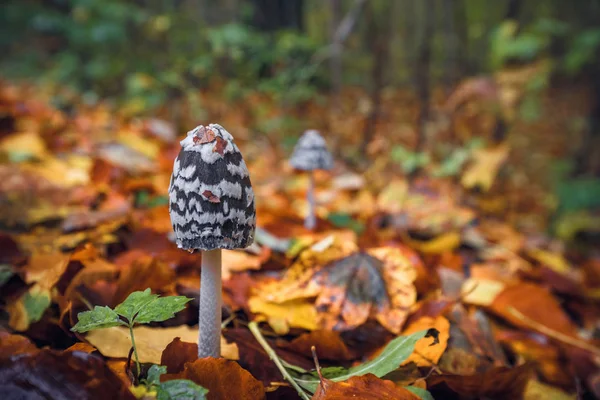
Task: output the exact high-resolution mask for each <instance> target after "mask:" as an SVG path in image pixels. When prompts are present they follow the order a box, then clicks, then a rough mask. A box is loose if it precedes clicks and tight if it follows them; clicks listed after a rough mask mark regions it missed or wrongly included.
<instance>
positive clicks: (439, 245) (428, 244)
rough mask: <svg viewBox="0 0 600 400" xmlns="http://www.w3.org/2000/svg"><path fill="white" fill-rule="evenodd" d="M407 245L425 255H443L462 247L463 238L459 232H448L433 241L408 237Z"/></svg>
mask: <svg viewBox="0 0 600 400" xmlns="http://www.w3.org/2000/svg"><path fill="white" fill-rule="evenodd" d="M405 240H406V242H407V244H409V245H410V247H412V248H413V249H416V250H418V251H420V252H421V253H425V254H441V253H445V252H448V251H453V250H455V249H456V248H457V247H458V246H460V242H461V237H460V233H459V232H447V233H443V234H442V235H440V236H437V237H435V238H433V239H431V240H427V241H421V240H414V239H410V238H408V236H407V237H406V239H405Z"/></svg>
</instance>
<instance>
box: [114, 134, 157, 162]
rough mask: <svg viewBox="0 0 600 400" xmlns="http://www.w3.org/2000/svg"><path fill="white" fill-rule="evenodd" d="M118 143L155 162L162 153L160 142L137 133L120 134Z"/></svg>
mask: <svg viewBox="0 0 600 400" xmlns="http://www.w3.org/2000/svg"><path fill="white" fill-rule="evenodd" d="M118 141H119V142H120V143H121V144H123V145H125V146H127V147H129V148H130V149H133V150H135V151H137V152H139V153H141V154H143V155H145V156H146V157H148V158H150V159H152V160H154V159H155V158H156V157H157V156H158V153H159V152H160V145H159V144H158V142H156V141H154V140H150V139H146V138H143V137H141V136H139V135H138V134H137V133H136V132H132V131H128V130H126V131H123V132H121V133H119V137H118Z"/></svg>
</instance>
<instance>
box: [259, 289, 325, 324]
mask: <svg viewBox="0 0 600 400" xmlns="http://www.w3.org/2000/svg"><path fill="white" fill-rule="evenodd" d="M248 306H249V307H250V311H252V312H253V313H256V314H263V315H265V316H266V317H267V321H269V322H271V320H272V319H273V321H274V323H275V326H273V328H274V329H275V328H277V329H278V330H280V331H283V330H285V329H284V325H283V324H282V321H285V322H286V323H287V325H288V326H290V327H294V328H304V329H308V330H311V331H312V330H315V329H317V310H316V309H315V306H314V305H313V304H312V303H309V302H307V301H303V300H291V301H286V302H284V303H279V304H278V303H271V302H269V301H266V300H263V299H262V298H260V297H258V296H253V297H251V298H250V299H249V300H248Z"/></svg>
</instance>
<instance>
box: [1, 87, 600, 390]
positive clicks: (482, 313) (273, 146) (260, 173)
mask: <svg viewBox="0 0 600 400" xmlns="http://www.w3.org/2000/svg"><path fill="white" fill-rule="evenodd" d="M526 78H527V76H525V78H523V76H520V78H519V79H526ZM515 82H516V83H515ZM518 82H519V81H518V79H516V80H514V81H511V83H510V84H508V85H505V86H502V87H501V90H504V92H503V93H501V95H499V97H501V98H503V99H508V100H502V101H501V102H500V104H501V107H504V108H503V110H502V112H501V115H503V118H505V119H506V121H508V124H509V128H508V129H507V132H508V134H507V135H505V136H504V137H502V138H500V140H492V137H493V132H494V129H495V127H496V125H497V122H498V115H500V114H498V112H493V111H491V110H493V108H489V107H488V106H487V105H486V104H485V102H480V101H478V100H477V96H480V95H481V93H482V92H481V91H477V90H475V91H474V92H473V93H475V94H474V100H475V101H473V98H471V97H469V96H471V94H472V93H471V94H469V93H467V94H465V95H464V96H465V98H466V99H467V100H464V101H462V104H461V107H454V108H452V112H451V113H447V114H444V112H447V111H448V102H449V101H448V100H447V99H448V98H447V97H446V96H443V95H441V94H439V95H437V96H436V98H438V101H436V104H438V105H437V106H436V107H434V110H433V111H432V122H431V123H430V124H429V125H428V127H427V129H426V135H427V140H426V146H425V149H426V150H427V151H428V152H429V157H430V158H431V159H430V160H428V161H427V162H426V163H424V164H423V165H422V166H421V168H420V172H419V173H416V174H414V175H413V176H412V177H410V178H409V177H408V175H407V174H405V173H403V167H402V166H401V164H402V160H400V161H399V159H398V157H395V156H393V153H394V151H393V149H394V147H395V146H397V145H399V144H402V145H403V146H405V147H406V148H411V146H412V145H413V144H414V142H415V137H416V136H415V131H416V128H415V121H416V117H417V111H418V110H417V109H416V108H417V107H415V105H414V104H415V99H414V98H412V97H411V96H410V95H407V94H405V93H403V92H399V91H390V92H385V93H384V95H383V99H384V100H383V102H382V107H381V110H380V113H379V115H380V119H379V123H378V124H377V126H376V133H375V135H373V139H372V140H371V141H370V143H369V146H368V147H367V149H366V152H365V153H364V154H361V153H360V152H359V151H357V150H356V149H357V148H359V147H360V144H361V141H362V138H363V132H362V127H363V126H364V124H365V120H366V118H368V115H369V113H370V112H371V111H372V104H371V103H370V101H369V99H368V97H367V96H365V95H364V94H361V93H359V92H356V91H353V90H350V89H349V90H347V91H345V92H344V96H343V99H344V100H343V102H342V104H341V107H340V109H339V110H338V111H337V112H335V113H330V112H328V111H327V109H326V107H325V106H323V105H319V104H312V105H308V106H305V107H303V108H302V109H300V110H294V114H295V116H296V117H298V118H299V119H300V121H302V122H300V123H299V126H301V127H302V128H316V129H320V130H321V131H322V132H323V134H324V137H325V139H326V140H327V142H328V143H329V144H330V147H331V149H332V150H333V153H334V154H335V155H336V157H337V159H336V165H335V168H334V169H333V170H332V171H331V172H322V171H319V172H318V173H317V174H316V182H317V192H316V198H317V203H318V207H317V214H318V217H319V219H318V225H317V228H316V230H315V231H308V230H306V229H305V228H304V226H303V217H304V215H305V214H306V211H307V202H306V200H305V196H306V189H307V187H308V178H307V176H306V175H304V174H300V173H297V172H295V171H293V169H292V168H291V167H290V166H289V165H288V162H287V160H286V158H285V157H286V154H284V152H283V151H282V150H281V147H280V146H278V145H277V143H278V141H283V140H287V139H285V138H282V137H281V135H280V136H277V132H270V134H269V135H263V134H258V133H257V131H258V130H259V128H257V127H260V126H261V125H260V124H259V122H260V121H258V120H260V119H272V120H277V118H279V117H282V116H283V115H284V113H285V112H286V109H284V108H279V107H277V106H276V105H274V104H273V102H271V101H270V100H269V99H266V98H264V97H262V96H259V95H256V98H251V99H249V100H247V103H246V104H251V105H252V107H249V106H248V107H244V106H243V105H233V106H232V104H231V103H230V102H228V101H226V100H224V99H220V98H218V97H217V96H211V95H210V94H208V93H207V94H205V95H204V98H203V105H204V107H205V110H204V114H203V118H206V121H198V120H197V119H196V118H195V117H194V116H192V115H189V114H190V112H189V111H188V109H186V108H184V107H182V110H180V116H181V115H182V117H181V118H180V119H179V120H178V124H179V125H183V126H188V127H189V128H188V129H191V128H192V127H194V126H196V124H198V123H204V124H206V123H207V122H218V123H220V124H221V125H223V126H224V127H225V128H227V130H228V131H230V132H231V133H232V134H233V136H234V137H235V139H236V143H237V144H238V147H239V148H240V149H241V151H242V153H243V155H244V159H245V160H246V162H247V164H248V167H249V169H250V174H251V179H252V183H253V188H254V192H255V199H256V200H255V202H256V206H257V226H258V230H257V234H256V243H255V245H253V246H252V247H250V248H249V249H247V250H246V251H224V253H223V279H224V282H223V290H224V304H223V309H224V316H225V318H226V320H225V321H224V327H225V328H224V330H223V339H222V343H223V346H222V356H223V357H224V359H220V360H196V358H197V356H196V346H195V345H194V344H190V343H194V342H195V341H197V329H198V328H197V326H194V325H195V324H196V322H197V315H198V292H199V285H200V278H199V270H198V266H199V265H200V258H201V255H200V254H198V253H194V254H190V253H188V252H185V251H182V250H179V249H177V246H176V245H175V244H174V243H173V242H172V240H171V237H172V227H171V222H170V218H169V213H168V197H167V195H166V193H167V188H168V185H169V180H170V176H171V172H172V168H173V160H174V158H175V157H176V155H177V153H178V152H179V149H180V145H179V140H180V139H181V138H183V136H184V133H185V132H184V131H181V132H178V131H177V129H175V128H174V126H173V125H172V124H170V123H168V122H166V121H165V120H163V119H158V118H155V117H145V118H139V117H137V118H132V117H131V116H128V115H126V113H119V112H116V113H115V112H113V111H112V110H111V108H110V107H108V106H106V105H103V104H99V105H96V106H93V107H92V106H89V107H88V106H83V105H81V104H80V103H79V102H77V101H76V100H74V101H73V104H72V105H71V106H69V107H62V108H61V109H59V108H57V107H55V106H53V105H52V102H51V97H50V95H45V94H44V91H43V90H40V88H38V87H34V86H21V85H14V84H10V83H7V82H3V83H1V84H0V162H1V164H0V193H1V198H0V206H1V209H0V226H1V227H2V231H1V233H0V248H1V249H2V251H1V252H0V285H2V294H1V300H2V305H3V310H4V311H3V313H2V328H0V329H1V330H0V370H1V371H2V372H0V388H1V389H2V391H6V393H10V394H13V395H15V396H17V395H22V396H25V397H27V398H75V397H73V396H76V398H91V399H95V398H98V399H100V398H107V397H109V395H111V396H113V398H133V397H138V398H143V397H146V398H149V397H152V396H155V395H156V391H157V389H156V385H154V386H152V385H151V384H150V383H148V382H149V381H150V380H151V379H150V376H148V375H149V374H148V368H149V367H150V365H151V364H156V365H165V366H166V367H167V368H166V372H167V374H166V375H163V377H162V378H161V379H162V380H163V381H167V380H170V379H178V378H181V379H189V380H192V381H194V382H195V383H196V384H198V385H201V386H203V387H205V388H207V389H208V390H209V392H208V395H207V398H208V399H220V398H236V399H246V398H248V399H253V398H265V397H266V398H269V399H275V398H281V399H290V398H302V397H304V398H310V397H312V398H315V399H335V398H347V397H348V396H352V395H355V396H356V397H355V398H365V399H367V398H369V399H370V398H377V397H378V396H379V397H383V396H388V397H387V398H399V399H413V398H418V397H421V398H431V397H430V396H431V395H433V397H434V398H443V399H452V398H494V399H507V398H511V399H514V398H525V399H530V400H533V399H563V398H564V399H570V398H575V397H576V396H580V398H593V396H600V374H599V373H598V363H599V362H600V361H599V360H600V347H599V343H600V342H599V341H598V329H599V319H598V316H599V315H600V312H599V311H600V310H599V301H600V258H599V257H598V254H594V253H593V252H591V251H587V250H586V251H582V250H581V249H580V248H578V247H575V249H574V248H573V247H572V246H568V245H567V243H565V242H563V241H562V240H560V239H557V238H554V237H551V236H549V235H548V234H547V233H546V232H547V231H548V228H549V226H550V225H549V221H551V217H552V215H553V214H552V213H553V212H554V210H555V209H556V199H555V197H554V196H553V192H552V176H551V173H550V171H551V169H552V168H553V165H555V164H556V160H560V159H562V158H564V157H566V156H568V155H569V154H571V152H572V150H573V149H574V147H575V146H576V145H577V140H574V139H573V138H577V137H578V136H577V135H578V134H579V132H580V131H581V126H582V121H583V119H584V118H585V116H586V114H587V104H588V101H587V99H586V96H585V92H584V90H583V89H581V88H579V87H569V88H566V89H564V90H559V89H552V90H555V91H556V92H546V93H544V95H543V96H542V97H541V103H540V104H541V105H540V107H541V108H540V109H541V111H540V114H541V118H538V119H536V120H535V121H534V122H524V120H523V118H520V117H519V116H516V115H515V112H516V111H515V109H516V106H515V102H516V100H514V99H513V98H515V97H519V96H520V94H514V93H511V92H510V91H511V90H514V87H518V86H519V83H518ZM511 85H512V86H511ZM463 87H467V88H468V85H466V86H463ZM511 88H512V89H511ZM464 90H465V92H468V91H469V90H468V89H464ZM511 96H512V97H511ZM484 97H485V95H484ZM511 99H512V100H511ZM445 107H446V108H445ZM276 130H277V129H276V128H273V131H276ZM474 139H480V140H482V141H483V145H481V146H479V147H473V148H467V143H470V142H471V141H473V140H474ZM496 139H498V138H496ZM440 143H442V144H444V145H446V147H444V146H440ZM390 150H392V151H390ZM456 150H463V153H460V154H462V155H460V157H458V158H459V159H460V160H462V161H460V162H459V161H456V163H455V164H457V165H454V164H452V162H450V161H448V162H446V163H445V161H447V160H451V159H452V160H453V158H452V157H454V156H453V155H452V154H458V153H456ZM396 153H397V152H396ZM440 154H441V155H440ZM410 157H415V156H413V155H411V156H406V157H405V158H404V159H403V160H407V159H409V158H410ZM417 158H418V157H417ZM444 166H445V167H444ZM443 168H446V169H445V170H444V169H443ZM404 169H405V168H404ZM357 171H361V172H360V173H359V172H357ZM444 171H446V173H443V172H444ZM147 288H150V289H151V291H152V292H153V293H157V294H160V295H161V296H174V295H179V296H187V297H189V298H192V301H191V302H190V303H188V306H187V307H186V308H185V310H184V311H182V312H180V313H177V314H176V316H175V317H174V318H171V319H168V320H167V321H164V322H160V323H152V324H150V325H149V326H138V327H136V328H135V329H134V331H135V336H136V342H137V353H138V354H139V358H140V361H141V362H142V363H143V365H144V367H143V371H142V372H143V373H142V376H145V377H146V378H147V381H145V382H142V381H140V378H139V377H136V376H134V375H135V374H134V373H133V371H134V366H133V364H134V361H133V360H132V359H131V358H132V356H131V352H130V347H131V342H130V341H129V336H128V335H129V332H128V331H127V330H126V329H125V328H121V327H112V328H107V329H102V330H95V331H91V332H89V333H87V334H81V333H74V332H72V331H71V328H72V327H73V326H74V325H75V324H76V323H77V321H78V314H79V313H81V312H83V311H86V310H89V309H90V308H92V307H93V306H95V305H100V306H109V307H111V308H114V307H115V306H117V305H118V304H120V303H122V302H123V301H125V300H126V299H127V298H128V296H129V295H130V294H131V293H133V292H136V291H143V290H145V289H147ZM382 294H383V295H382ZM252 321H255V322H256V323H259V325H258V326H257V325H253V323H252ZM196 325H197V324H196ZM253 326H254V328H253V329H249V327H250V328H252V327H253ZM257 327H258V328H257ZM426 334H427V335H426ZM398 336H404V337H406V338H408V339H406V341H405V342H402V343H401V342H399V341H398V340H397V339H394V338H396V337H398ZM177 338H180V339H177ZM390 341H391V342H390ZM388 343H389V344H388ZM386 344H388V347H387V348H386V349H385V351H382V350H383V348H384V347H385V346H386ZM312 346H314V347H315V349H316V358H317V359H318V362H319V364H320V366H321V367H323V370H322V373H323V374H322V376H319V374H310V373H309V372H307V371H310V370H314V369H315V357H314V356H313V352H312V351H311V347H312ZM270 349H272V350H274V351H275V352H276V354H277V357H280V359H281V360H284V364H283V365H284V366H286V369H285V370H286V371H287V373H288V374H290V375H292V377H293V378H292V381H293V382H296V383H298V384H299V385H300V386H301V387H302V394H298V392H297V391H296V390H295V389H294V388H293V387H292V386H291V385H290V382H286V381H285V380H284V379H283V376H282V373H281V371H280V368H279V367H280V366H278V365H276V363H275V362H274V361H273V360H272V359H271V358H272V356H273V355H272V354H269V351H270ZM231 360H233V361H235V362H233V361H231ZM277 360H279V359H278V358H277ZM368 360H376V361H374V362H371V363H368V362H367V361H368ZM290 365H292V366H290ZM293 366H295V367H293ZM325 367H340V368H335V369H327V368H325ZM341 367H343V369H342V368H341ZM345 368H349V370H346V369H345ZM301 370H304V372H301ZM157 379H158V378H157ZM156 382H158V381H156ZM134 386H136V387H137V388H135V389H133V390H131V389H130V388H131V387H134ZM36 395H37V397H36ZM44 396H45V397H44ZM190 398H195V397H190ZM197 398H201V397H197Z"/></svg>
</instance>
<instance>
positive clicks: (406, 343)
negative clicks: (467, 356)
mask: <svg viewBox="0 0 600 400" xmlns="http://www.w3.org/2000/svg"><path fill="white" fill-rule="evenodd" d="M248 328H249V329H250V332H252V334H253V335H254V337H255V338H256V340H257V341H258V343H259V344H260V345H261V346H262V347H263V349H264V350H265V351H266V352H267V354H268V355H269V358H271V360H273V362H274V363H275V364H276V365H277V368H278V369H279V371H280V372H281V374H282V375H283V376H284V378H285V379H286V380H287V381H288V382H289V383H290V384H291V385H292V386H293V387H294V389H296V391H297V392H298V394H299V395H300V397H302V398H303V399H305V400H308V399H310V396H309V394H310V395H312V394H314V393H315V391H316V390H317V387H318V386H319V383H320V375H319V373H318V371H310V372H309V371H307V370H305V369H303V368H301V367H298V366H296V365H292V364H290V363H288V362H286V361H285V360H283V359H281V358H279V356H277V353H276V352H275V350H273V348H272V347H271V346H270V345H269V343H268V342H267V341H266V340H265V338H264V337H263V336H262V333H261V332H260V329H259V328H258V324H257V323H256V322H250V324H248ZM438 336H439V332H438V331H437V330H436V329H434V328H432V329H429V330H423V331H420V332H416V333H413V334H412V335H409V336H398V337H397V338H395V339H393V340H392V341H391V342H389V343H388V344H387V346H386V347H385V349H383V351H382V352H381V353H380V354H379V355H378V356H377V357H375V358H374V359H372V360H370V361H367V362H365V363H363V364H360V365H357V366H354V367H352V368H349V369H346V368H343V367H327V368H322V369H321V375H322V376H323V377H324V378H327V379H330V380H332V381H334V382H343V381H346V380H348V379H350V378H351V377H353V376H359V375H365V374H373V375H375V376H377V377H379V378H381V377H383V376H385V375H387V374H389V373H390V372H392V371H394V370H396V369H397V368H398V366H399V365H400V364H401V363H402V362H403V361H404V360H406V359H407V358H408V357H409V356H410V355H411V354H412V353H413V351H414V350H415V345H416V344H417V342H418V341H419V340H420V339H423V338H425V337H431V338H433V342H432V343H431V346H433V345H435V344H437V343H439V339H438ZM406 389H408V390H410V391H411V392H413V393H415V394H416V395H417V396H419V397H420V398H422V399H424V400H429V399H433V397H432V396H431V394H430V393H429V392H428V391H426V390H422V389H419V388H414V387H412V386H407V387H406Z"/></svg>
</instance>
